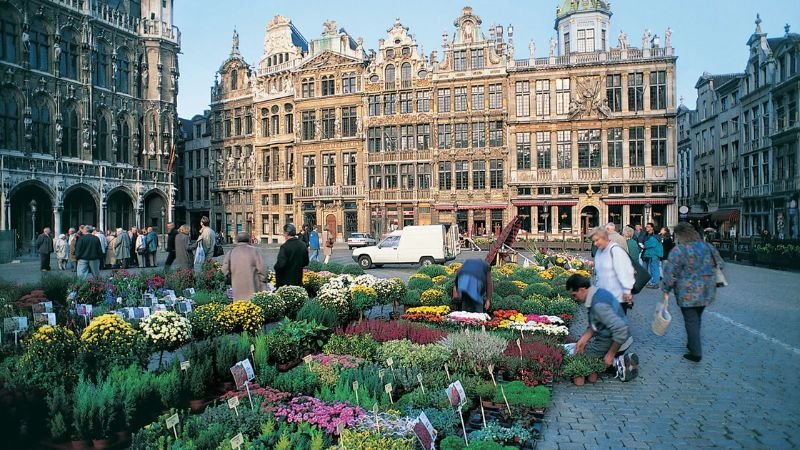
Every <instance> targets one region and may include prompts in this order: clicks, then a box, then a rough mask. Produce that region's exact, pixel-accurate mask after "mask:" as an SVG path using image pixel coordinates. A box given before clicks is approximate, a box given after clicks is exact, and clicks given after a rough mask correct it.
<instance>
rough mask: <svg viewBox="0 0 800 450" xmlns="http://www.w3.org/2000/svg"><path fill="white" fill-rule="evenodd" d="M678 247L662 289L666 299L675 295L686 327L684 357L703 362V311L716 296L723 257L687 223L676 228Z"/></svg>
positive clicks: (669, 259)
mask: <svg viewBox="0 0 800 450" xmlns="http://www.w3.org/2000/svg"><path fill="white" fill-rule="evenodd" d="M675 241H676V245H675V247H674V248H673V249H672V251H671V252H670V254H669V257H667V260H666V261H665V262H664V280H663V281H662V282H661V288H662V290H663V291H664V299H665V300H668V299H669V294H670V293H673V294H674V295H675V301H676V303H677V304H678V306H679V307H680V308H681V314H683V322H684V326H685V327H686V340H687V343H686V348H687V350H688V353H686V354H684V355H683V357H684V358H686V359H688V360H689V361H694V362H700V360H701V359H702V358H703V346H702V343H701V339H700V328H701V325H702V317H703V310H704V309H705V307H706V306H709V305H710V304H712V303H713V302H714V300H715V298H716V295H717V279H716V276H715V274H714V267H715V266H716V267H719V268H722V258H721V257H720V255H719V252H717V249H716V248H714V247H713V246H711V245H709V244H707V243H706V242H704V241H703V240H702V239H701V238H700V234H699V233H698V232H697V231H696V230H695V229H694V228H692V226H691V225H690V224H688V223H686V222H681V223H679V224H678V225H677V226H675Z"/></svg>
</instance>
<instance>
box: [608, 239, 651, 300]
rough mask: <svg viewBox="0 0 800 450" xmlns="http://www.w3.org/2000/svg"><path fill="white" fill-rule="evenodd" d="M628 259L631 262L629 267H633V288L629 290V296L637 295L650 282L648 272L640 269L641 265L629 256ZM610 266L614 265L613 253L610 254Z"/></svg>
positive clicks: (642, 268)
mask: <svg viewBox="0 0 800 450" xmlns="http://www.w3.org/2000/svg"><path fill="white" fill-rule="evenodd" d="M623 251H624V250H623ZM626 254H627V253H626ZM628 259H629V260H630V261H631V265H632V266H633V288H632V289H631V294H638V293H639V292H642V289H644V287H645V286H647V283H649V282H650V278H651V276H650V272H648V271H647V269H645V268H644V267H642V265H641V264H639V261H636V260H634V259H633V258H631V257H630V255H628ZM611 264H614V252H613V251H612V252H611Z"/></svg>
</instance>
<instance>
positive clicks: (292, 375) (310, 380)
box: [273, 364, 320, 395]
mask: <svg viewBox="0 0 800 450" xmlns="http://www.w3.org/2000/svg"><path fill="white" fill-rule="evenodd" d="M319 386H320V384H319V376H318V375H317V374H316V373H314V372H312V371H310V370H308V367H307V366H306V365H305V364H301V365H299V366H297V367H295V368H294V369H292V370H290V371H288V372H284V373H281V374H278V376H277V377H275V382H274V385H273V387H274V388H275V389H278V390H280V391H283V392H289V393H291V394H297V393H303V394H309V395H310V394H311V393H313V392H314V391H316V390H317V389H319Z"/></svg>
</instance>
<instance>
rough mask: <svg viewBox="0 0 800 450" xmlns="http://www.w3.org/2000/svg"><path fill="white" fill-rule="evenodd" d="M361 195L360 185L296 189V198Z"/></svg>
mask: <svg viewBox="0 0 800 450" xmlns="http://www.w3.org/2000/svg"><path fill="white" fill-rule="evenodd" d="M360 195H363V189H362V187H361V186H314V187H301V188H298V189H297V191H296V194H295V196H296V197H297V198H312V199H323V198H341V197H358V196H360Z"/></svg>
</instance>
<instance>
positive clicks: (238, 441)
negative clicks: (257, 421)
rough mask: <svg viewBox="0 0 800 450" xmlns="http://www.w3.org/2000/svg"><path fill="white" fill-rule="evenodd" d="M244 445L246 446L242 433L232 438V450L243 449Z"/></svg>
mask: <svg viewBox="0 0 800 450" xmlns="http://www.w3.org/2000/svg"><path fill="white" fill-rule="evenodd" d="M242 445H244V436H242V433H239V434H237V435H236V436H234V437H232V438H231V448H233V449H234V450H235V449H238V448H242Z"/></svg>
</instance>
